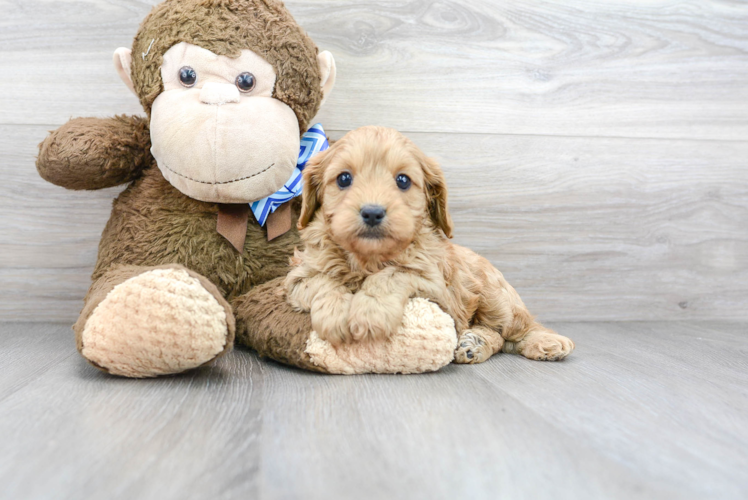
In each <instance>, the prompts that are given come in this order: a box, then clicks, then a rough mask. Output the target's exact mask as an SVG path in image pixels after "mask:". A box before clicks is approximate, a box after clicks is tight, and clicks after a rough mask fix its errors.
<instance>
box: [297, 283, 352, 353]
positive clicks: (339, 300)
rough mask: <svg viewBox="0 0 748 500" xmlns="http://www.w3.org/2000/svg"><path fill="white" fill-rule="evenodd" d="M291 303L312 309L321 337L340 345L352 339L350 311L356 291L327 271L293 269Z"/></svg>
mask: <svg viewBox="0 0 748 500" xmlns="http://www.w3.org/2000/svg"><path fill="white" fill-rule="evenodd" d="M286 286H287V297H288V301H289V303H290V304H291V305H292V306H293V307H294V308H296V309H298V310H300V311H308V312H309V314H310V319H311V320H312V328H313V329H314V331H315V332H317V335H319V338H321V339H323V340H327V341H328V342H330V343H331V344H333V345H338V344H341V343H343V342H348V341H350V340H351V332H350V330H349V329H348V315H349V311H350V308H351V300H352V299H353V294H351V292H350V291H348V289H347V288H346V287H344V286H341V285H340V283H337V282H336V281H333V280H331V279H330V278H329V277H327V276H326V275H324V274H316V275H314V276H311V277H306V278H304V277H300V276H295V275H292V273H289V275H288V277H287V278H286Z"/></svg>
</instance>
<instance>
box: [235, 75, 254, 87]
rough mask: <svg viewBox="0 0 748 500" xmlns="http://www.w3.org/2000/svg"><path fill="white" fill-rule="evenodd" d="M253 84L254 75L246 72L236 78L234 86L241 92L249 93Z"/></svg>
mask: <svg viewBox="0 0 748 500" xmlns="http://www.w3.org/2000/svg"><path fill="white" fill-rule="evenodd" d="M255 84H256V82H255V75H253V74H252V73H250V72H248V71H247V72H244V73H242V74H241V75H239V76H237V77H236V86H237V88H238V89H239V90H240V91H241V92H249V91H250V90H252V89H253V88H255Z"/></svg>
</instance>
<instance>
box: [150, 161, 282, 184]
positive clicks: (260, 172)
mask: <svg viewBox="0 0 748 500" xmlns="http://www.w3.org/2000/svg"><path fill="white" fill-rule="evenodd" d="M274 166H275V163H271V164H270V165H269V166H267V167H265V168H264V169H262V170H260V171H259V172H255V173H254V174H252V175H247V176H246V177H240V178H238V179H233V180H230V181H217V182H208V181H201V180H199V179H193V178H192V177H190V176H187V175H184V174H180V173H179V172H177V171H176V170H174V169H173V168H170V167H169V165H167V164H165V163H164V164H163V167H164V168H165V169H166V170H168V171H169V172H171V173H173V174H176V175H178V176H179V177H182V178H183V179H187V180H188V181H192V182H198V183H200V184H208V185H211V186H217V185H219V184H231V183H233V182H240V181H246V180H247V179H251V178H252V177H257V176H258V175H260V174H264V173H265V172H267V171H268V170H270V169H271V168H273V167H274Z"/></svg>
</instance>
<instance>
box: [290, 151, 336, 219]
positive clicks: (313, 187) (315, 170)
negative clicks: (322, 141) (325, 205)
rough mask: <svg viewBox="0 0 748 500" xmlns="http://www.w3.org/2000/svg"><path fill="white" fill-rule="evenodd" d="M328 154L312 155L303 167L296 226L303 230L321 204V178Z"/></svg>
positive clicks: (327, 152) (326, 152) (325, 152)
mask: <svg viewBox="0 0 748 500" xmlns="http://www.w3.org/2000/svg"><path fill="white" fill-rule="evenodd" d="M329 154H330V150H329V149H328V150H327V151H322V152H321V153H317V154H316V155H314V156H313V157H312V158H311V159H310V160H309V161H308V162H307V164H306V167H304V189H303V191H302V193H301V214H300V215H299V222H298V224H297V225H296V227H298V228H299V229H304V228H305V227H307V226H308V225H309V223H310V222H311V221H312V218H314V213H315V212H316V211H317V209H318V208H319V206H320V205H321V204H322V193H321V192H320V189H321V188H322V178H323V174H324V169H325V165H326V164H327V162H325V161H324V159H325V158H326V157H327V156H328V155H329Z"/></svg>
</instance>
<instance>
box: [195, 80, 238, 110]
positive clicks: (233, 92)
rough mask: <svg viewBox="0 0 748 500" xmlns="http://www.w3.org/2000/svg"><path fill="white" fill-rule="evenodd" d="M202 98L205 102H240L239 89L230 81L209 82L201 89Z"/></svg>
mask: <svg viewBox="0 0 748 500" xmlns="http://www.w3.org/2000/svg"><path fill="white" fill-rule="evenodd" d="M200 100H201V101H202V102H204V103H205V104H215V105H217V106H220V105H221V104H227V103H230V102H239V89H237V88H236V85H231V84H228V83H216V82H208V83H206V84H205V85H203V88H202V89H200Z"/></svg>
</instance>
